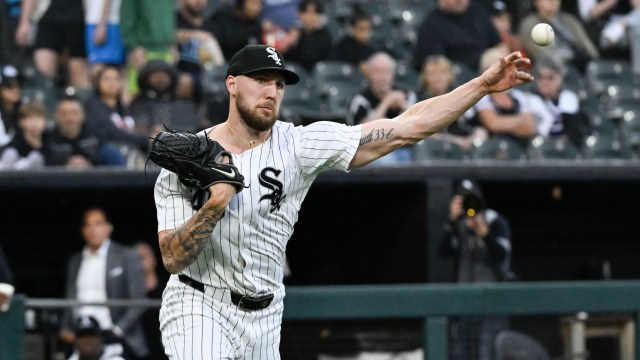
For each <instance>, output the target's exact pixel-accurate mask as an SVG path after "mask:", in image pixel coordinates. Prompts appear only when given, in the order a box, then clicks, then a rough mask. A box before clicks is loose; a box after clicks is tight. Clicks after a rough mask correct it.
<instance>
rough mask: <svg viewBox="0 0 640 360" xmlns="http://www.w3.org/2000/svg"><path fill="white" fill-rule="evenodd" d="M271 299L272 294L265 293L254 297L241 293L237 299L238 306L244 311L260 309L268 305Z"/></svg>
mask: <svg viewBox="0 0 640 360" xmlns="http://www.w3.org/2000/svg"><path fill="white" fill-rule="evenodd" d="M272 300H273V294H266V295H263V296H260V297H255V298H252V297H249V296H246V295H243V296H242V297H241V298H240V300H239V301H238V307H239V308H240V309H242V310H245V311H253V310H261V309H264V308H266V307H267V306H269V304H271V301H272Z"/></svg>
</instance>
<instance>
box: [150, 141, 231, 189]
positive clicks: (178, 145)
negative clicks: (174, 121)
mask: <svg viewBox="0 0 640 360" xmlns="http://www.w3.org/2000/svg"><path fill="white" fill-rule="evenodd" d="M225 157H226V158H227V159H228V161H229V162H228V163H223V160H224V158H225ZM149 159H150V160H151V161H153V162H154V163H155V164H156V165H158V166H160V167H163V168H165V169H167V170H169V171H171V172H174V173H176V175H178V178H179V179H180V181H182V183H183V184H185V185H187V186H191V187H194V188H197V189H201V190H208V189H209V186H211V185H213V184H218V183H228V184H231V185H233V186H234V187H235V188H236V192H240V191H242V189H243V188H244V176H242V174H240V172H239V171H238V168H236V166H235V165H234V164H233V158H232V156H231V153H229V152H228V151H226V150H225V149H224V148H223V147H222V146H221V145H220V144H219V143H218V142H217V141H215V140H212V139H210V138H209V137H208V136H207V134H206V133H205V132H204V131H203V132H202V133H198V134H194V133H191V132H187V133H182V132H176V131H173V130H169V129H167V131H161V132H160V133H158V135H156V137H155V138H154V139H153V141H152V142H151V150H150V152H149Z"/></svg>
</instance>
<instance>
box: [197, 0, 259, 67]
mask: <svg viewBox="0 0 640 360" xmlns="http://www.w3.org/2000/svg"><path fill="white" fill-rule="evenodd" d="M261 11H262V0H237V1H236V2H235V4H234V5H230V6H227V7H223V8H221V9H220V10H218V11H217V12H216V13H214V14H213V16H212V17H211V19H210V21H209V23H210V24H211V25H210V26H211V28H210V30H211V32H212V33H213V35H214V36H215V38H216V39H217V40H218V44H219V45H220V48H221V49H222V53H223V54H224V58H225V59H227V61H228V60H229V59H231V57H232V56H233V54H235V53H236V52H238V51H239V50H240V49H242V48H243V47H244V46H245V45H254V44H259V43H260V39H261V38H262V25H261V24H260V18H259V17H260V12H261Z"/></svg>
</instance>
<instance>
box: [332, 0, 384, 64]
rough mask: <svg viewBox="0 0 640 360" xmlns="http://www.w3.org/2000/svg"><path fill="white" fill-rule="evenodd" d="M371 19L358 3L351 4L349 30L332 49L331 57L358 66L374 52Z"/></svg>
mask: <svg viewBox="0 0 640 360" xmlns="http://www.w3.org/2000/svg"><path fill="white" fill-rule="evenodd" d="M372 27H373V21H372V20H371V15H370V14H369V13H368V12H367V11H366V10H365V9H364V8H362V6H360V5H359V4H355V5H354V6H353V13H352V14H351V19H350V20H349V31H348V32H347V34H346V35H344V36H343V37H342V38H341V39H340V40H339V41H338V43H337V44H336V45H335V47H334V49H333V55H332V59H333V60H337V61H346V62H348V63H351V64H353V65H356V66H359V65H361V64H362V63H363V62H364V61H365V60H367V59H368V58H369V57H370V56H371V55H373V53H375V52H376V49H375V47H373V45H371V33H372Z"/></svg>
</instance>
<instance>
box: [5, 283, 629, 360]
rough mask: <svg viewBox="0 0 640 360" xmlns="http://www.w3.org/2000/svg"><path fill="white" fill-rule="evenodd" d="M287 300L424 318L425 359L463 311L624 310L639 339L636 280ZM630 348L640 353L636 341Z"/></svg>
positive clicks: (290, 296) (444, 354)
mask: <svg viewBox="0 0 640 360" xmlns="http://www.w3.org/2000/svg"><path fill="white" fill-rule="evenodd" d="M16 300H17V302H18V303H20V302H24V303H23V304H19V305H18V306H16V307H15V308H13V307H12V308H13V309H15V310H13V311H24V310H25V309H41V310H43V311H48V310H51V309H60V308H68V307H75V306H79V305H87V304H86V303H79V302H77V301H74V300H62V299H23V298H21V297H18V298H17V299H16ZM284 302H285V307H284V309H285V312H284V319H285V320H341V319H345V320H347V319H351V320H353V319H384V318H422V319H424V328H423V330H424V331H423V348H424V354H425V358H426V359H428V360H442V359H448V357H449V356H448V318H449V317H451V316H460V315H498V314H503V315H551V314H575V313H578V312H589V313H628V314H633V318H634V320H635V321H634V328H635V330H636V331H635V338H634V342H635V344H638V343H639V341H640V331H637V324H638V322H639V321H640V281H579V282H512V283H488V284H464V285H463V284H416V285H367V286H310V287H301V286H290V287H288V288H287V296H286V297H285V300H284ZM93 305H104V304H93ZM106 305H108V306H143V307H158V306H159V305H160V302H159V301H158V300H111V301H108V302H107V303H106ZM10 312H11V311H10ZM1 319H2V318H0V320H1ZM22 319H24V317H22ZM0 325H1V324H0ZM22 326H23V327H24V324H22ZM635 344H634V346H635ZM0 349H1V347H0ZM634 351H635V358H636V359H640V351H639V349H638V346H635V350H634Z"/></svg>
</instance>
